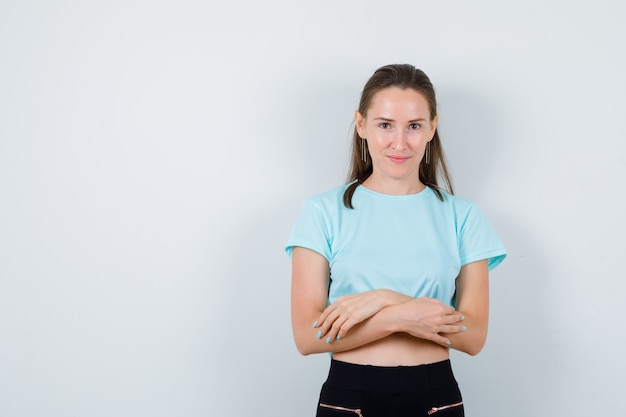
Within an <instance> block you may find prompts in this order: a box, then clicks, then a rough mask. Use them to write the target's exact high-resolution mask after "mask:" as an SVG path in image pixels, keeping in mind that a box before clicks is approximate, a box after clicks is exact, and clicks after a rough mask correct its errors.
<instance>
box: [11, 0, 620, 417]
mask: <svg viewBox="0 0 626 417" xmlns="http://www.w3.org/2000/svg"><path fill="white" fill-rule="evenodd" d="M221 3H227V2H210V1H209V2H207V1H202V2H195V1H145V0H136V1H109V2H104V1H102V2H85V1H56V2H46V1H24V0H22V1H17V0H4V1H3V2H2V3H0V415H2V416H8V417H18V416H37V417H42V416H59V417H60V416H63V417H65V416H90V417H99V416H115V417H120V416H133V417H135V416H174V415H176V416H237V417H238V416H252V415H254V416H270V415H271V416H285V417H287V416H293V415H313V410H314V406H315V400H316V397H317V395H318V390H319V386H320V384H321V382H322V380H323V378H324V376H325V372H326V366H327V363H328V357H327V356H326V355H320V356H313V357H306V358H303V357H300V356H299V355H298V354H297V353H296V351H295V348H294V346H293V342H292V340H291V331H290V326H289V299H288V298H289V279H290V278H289V272H290V266H289V261H288V258H287V257H286V256H285V255H284V254H283V252H282V247H283V244H284V242H285V240H286V238H287V235H288V233H289V230H290V228H291V225H292V222H293V220H294V218H295V216H296V214H297V212H298V210H299V207H300V204H301V203H302V201H303V200H304V199H305V198H306V197H307V196H309V195H311V194H313V193H316V192H319V191H322V190H325V189H327V188H330V187H332V186H335V185H338V184H340V183H341V182H342V181H343V179H344V175H345V172H346V168H345V167H346V163H347V148H348V137H349V130H350V123H351V117H352V112H353V110H354V109H355V108H356V105H357V101H358V95H359V92H360V89H361V87H362V85H363V83H364V82H365V81H366V79H367V78H368V77H369V75H370V74H371V72H372V71H373V70H374V69H375V68H377V67H379V66H381V65H384V64H387V63H392V62H398V63H403V62H409V63H413V64H415V65H417V66H418V67H420V68H422V69H424V70H425V71H426V72H427V73H428V74H429V75H430V77H431V79H432V80H433V82H434V83H435V85H436V87H437V91H438V93H439V100H440V113H441V117H442V119H441V120H442V124H441V134H442V138H443V140H444V143H445V146H446V150H447V152H448V156H449V159H450V163H451V165H452V167H453V173H454V176H455V179H456V185H457V187H456V188H457V193H458V194H460V195H462V196H464V197H466V198H469V199H472V200H474V201H476V202H477V203H478V204H479V205H480V206H481V207H482V208H483V210H484V211H485V212H486V213H487V214H488V216H489V218H490V219H491V221H492V223H493V224H494V225H495V226H496V228H497V229H498V231H499V233H500V235H501V237H502V239H503V241H504V242H505V244H506V246H507V247H508V249H509V251H510V255H509V258H508V259H507V260H506V261H505V263H504V264H503V265H502V266H501V267H499V268H498V269H496V270H495V271H494V273H493V274H492V278H493V279H492V293H493V294H492V320H491V333H490V337H489V341H488V346H487V347H486V349H485V350H484V351H483V353H481V354H480V355H479V356H478V357H474V358H472V357H467V356H464V355H461V354H458V355H454V358H453V359H454V363H455V367H456V372H457V377H458V379H459V380H460V382H461V384H462V389H463V392H464V396H465V400H466V404H467V413H468V415H471V416H485V417H488V416H501V415H507V416H510V417H518V416H519V417H525V416H528V415H533V416H552V415H562V416H568V415H620V414H622V413H623V411H619V410H624V408H625V407H624V405H623V401H622V399H621V398H620V397H621V396H622V395H623V392H624V389H625V388H626V385H625V383H624V380H623V377H622V375H623V373H624V370H626V361H625V359H624V355H623V354H621V353H620V352H622V351H623V348H624V344H625V343H626V337H625V333H624V330H623V327H624V326H623V320H622V319H621V317H622V314H623V308H622V304H623V303H622V301H623V293H624V290H626V284H625V283H624V281H625V278H626V274H625V273H624V262H623V256H624V253H626V247H625V243H624V235H625V234H626V228H625V226H624V222H623V216H624V213H626V149H625V148H626V145H625V143H626V140H625V139H626V128H625V127H624V126H625V124H624V120H623V118H624V113H625V112H626V103H625V101H624V97H626V81H625V80H626V77H624V74H625V73H626V58H625V57H624V53H623V49H624V39H625V37H626V29H624V25H623V16H624V14H625V12H626V6H625V3H623V2H621V1H619V0H614V1H611V0H598V1H596V2H593V3H589V2H582V1H551V2H545V1H538V0H526V1H523V2H522V1H517V2H502V1H495V0H494V1H480V2H478V1H476V2H469V1H439V2H436V1H431V2H416V1H409V0H403V1H390V0H388V1H385V2H382V1H378V2H373V1H363V0H359V1H356V0H354V1H340V2H331V1H319V2H296V1H267V2H256V1H232V2H228V3H229V4H228V5H225V4H221Z"/></svg>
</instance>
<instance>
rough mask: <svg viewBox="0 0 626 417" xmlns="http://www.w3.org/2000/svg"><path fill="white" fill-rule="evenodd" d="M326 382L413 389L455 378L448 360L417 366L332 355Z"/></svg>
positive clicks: (358, 388)
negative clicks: (343, 359)
mask: <svg viewBox="0 0 626 417" xmlns="http://www.w3.org/2000/svg"><path fill="white" fill-rule="evenodd" d="M326 383H327V384H328V385H331V386H333V387H337V388H343V389H348V390H354V391H366V392H367V391H371V392H412V391H416V390H418V391H422V390H429V389H436V388H438V387H446V386H450V385H452V384H456V380H455V379H454V375H453V373H452V366H451V364H450V360H445V361H441V362H435V363H431V364H426V365H417V366H373V365H359V364H354V363H348V362H341V361H338V360H335V359H333V360H332V361H331V364H330V371H329V373H328V379H327V380H326Z"/></svg>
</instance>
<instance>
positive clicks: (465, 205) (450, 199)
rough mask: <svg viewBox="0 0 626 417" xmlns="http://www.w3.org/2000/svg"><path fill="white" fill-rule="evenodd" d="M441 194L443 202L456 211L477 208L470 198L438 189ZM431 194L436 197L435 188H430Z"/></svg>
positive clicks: (467, 210)
mask: <svg viewBox="0 0 626 417" xmlns="http://www.w3.org/2000/svg"><path fill="white" fill-rule="evenodd" d="M439 192H440V193H441V196H442V197H443V204H444V205H445V206H447V207H449V208H451V209H453V210H454V211H455V212H456V213H467V212H469V211H472V210H475V209H477V208H478V206H477V205H476V203H474V202H473V201H472V200H469V199H467V198H465V197H460V196H458V195H455V194H450V193H448V192H447V191H444V190H439ZM432 194H433V196H435V198H437V197H436V192H435V190H432Z"/></svg>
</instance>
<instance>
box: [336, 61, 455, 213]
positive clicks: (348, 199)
mask: <svg viewBox="0 0 626 417" xmlns="http://www.w3.org/2000/svg"><path fill="white" fill-rule="evenodd" d="M390 87H397V88H401V89H403V90H404V89H407V88H410V89H412V90H415V91H417V92H418V93H421V94H422V95H423V96H424V98H425V99H426V102H427V103H428V108H429V110H430V120H433V119H434V118H435V116H436V115H437V99H436V98H435V88H434V87H433V84H432V83H431V82H430V79H429V78H428V76H427V75H426V74H425V73H424V71H422V70H419V69H417V68H415V67H414V66H413V65H409V64H402V65H386V66H384V67H381V68H379V69H377V70H376V71H375V72H374V74H373V75H372V76H371V77H370V79H369V80H368V81H367V83H366V84H365V87H363V92H362V93H361V101H360V102H359V113H361V114H362V115H363V117H366V115H367V110H368V109H369V107H370V105H371V103H372V99H373V98H374V96H375V95H376V93H378V92H379V91H380V90H383V89H385V88H390ZM428 146H429V151H428V152H429V161H428V162H426V160H425V159H426V158H422V161H421V162H420V166H419V179H420V181H421V182H422V183H423V184H424V185H426V186H428V187H430V188H432V189H433V191H434V192H435V193H436V194H437V197H439V199H440V200H441V201H443V194H442V193H441V190H442V187H441V186H440V185H439V178H441V180H442V181H443V183H444V187H443V190H444V191H446V192H448V193H450V194H454V191H453V190H452V180H451V178H450V175H449V174H448V168H447V166H446V159H445V155H444V153H443V147H442V146H441V140H440V139H439V132H438V131H437V129H435V135H434V136H433V138H432V140H431V141H430V142H429V145H428ZM368 153H369V151H368V149H367V141H365V140H363V138H361V137H360V136H359V133H358V132H357V129H356V126H355V127H354V134H353V138H352V156H351V158H350V159H351V161H350V174H349V175H348V183H350V185H349V186H348V188H347V189H346V191H345V193H344V194H343V204H344V205H345V206H346V207H347V208H354V207H353V206H352V196H353V195H354V191H355V190H356V188H357V187H358V186H359V185H360V184H362V183H363V181H365V180H366V179H367V178H368V177H369V176H370V175H372V170H373V166H372V158H371V157H370V158H365V159H366V161H365V162H364V161H363V159H364V158H363V155H367V154H368Z"/></svg>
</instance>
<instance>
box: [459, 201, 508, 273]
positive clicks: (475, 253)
mask: <svg viewBox="0 0 626 417" xmlns="http://www.w3.org/2000/svg"><path fill="white" fill-rule="evenodd" d="M459 253H460V257H461V265H466V264H469V263H471V262H475V261H479V260H482V259H487V260H488V265H489V270H490V271H491V270H492V269H494V268H495V267H496V266H498V265H499V264H500V263H501V262H502V261H503V260H504V258H505V257H506V249H505V248H504V245H502V242H501V241H500V238H499V237H498V235H497V234H496V231H495V230H494V229H493V227H492V226H491V224H490V223H489V221H488V220H487V218H486V217H485V216H484V214H483V213H482V212H481V211H480V209H479V208H478V207H477V206H475V205H471V206H470V207H469V210H468V211H467V213H466V216H465V217H464V219H463V221H462V222H461V225H460V231H459Z"/></svg>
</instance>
